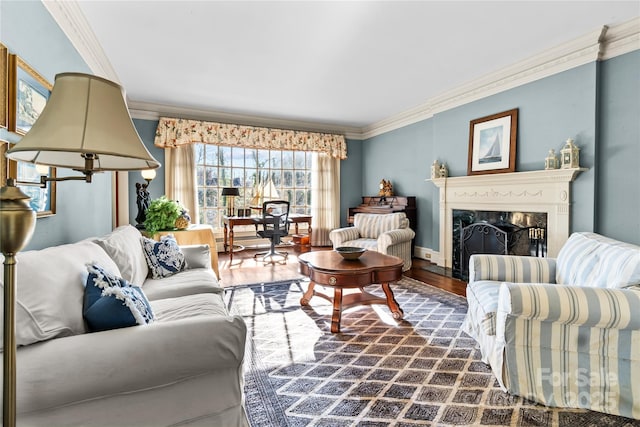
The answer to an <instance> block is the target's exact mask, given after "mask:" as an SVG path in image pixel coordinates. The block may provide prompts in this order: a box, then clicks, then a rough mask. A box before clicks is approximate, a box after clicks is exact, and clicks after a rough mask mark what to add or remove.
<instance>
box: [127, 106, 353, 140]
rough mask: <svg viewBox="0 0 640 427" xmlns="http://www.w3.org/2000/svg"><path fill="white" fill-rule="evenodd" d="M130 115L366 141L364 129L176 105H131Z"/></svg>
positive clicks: (141, 117) (151, 118)
mask: <svg viewBox="0 0 640 427" xmlns="http://www.w3.org/2000/svg"><path fill="white" fill-rule="evenodd" d="M128 106H129V112H130V113H131V117H133V118H134V119H143V120H159V119H160V117H172V118H177V119H188V120H203V121H215V122H221V123H234V124H238V125H244V126H258V127H268V128H281V129H291V130H299V131H307V132H322V133H333V134H339V135H344V136H345V138H348V139H362V138H361V136H360V135H362V129H360V128H357V127H349V126H337V125H331V124H323V123H317V122H305V121H301V120H285V119H278V118H273V117H271V118H270V117H264V116H252V115H246V114H233V113H226V112H224V111H211V110H199V109H193V108H182V107H175V106H172V105H163V104H155V103H149V102H137V101H130V102H128Z"/></svg>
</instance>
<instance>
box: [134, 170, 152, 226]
mask: <svg viewBox="0 0 640 427" xmlns="http://www.w3.org/2000/svg"><path fill="white" fill-rule="evenodd" d="M140 175H142V178H144V180H145V181H147V183H146V184H144V183H140V182H136V195H137V196H136V204H137V205H138V214H137V215H136V228H137V229H139V230H144V222H145V220H146V219H147V209H149V203H150V202H151V195H150V194H149V190H148V187H149V185H150V184H151V181H153V178H155V177H156V171H155V169H146V170H143V171H141V172H140Z"/></svg>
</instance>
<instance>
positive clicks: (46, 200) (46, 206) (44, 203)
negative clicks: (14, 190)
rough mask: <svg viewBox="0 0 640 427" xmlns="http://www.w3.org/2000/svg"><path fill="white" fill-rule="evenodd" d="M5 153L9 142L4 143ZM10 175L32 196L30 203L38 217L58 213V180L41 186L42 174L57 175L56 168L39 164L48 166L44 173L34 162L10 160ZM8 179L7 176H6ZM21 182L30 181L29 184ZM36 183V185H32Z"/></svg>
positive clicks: (52, 176) (25, 192)
mask: <svg viewBox="0 0 640 427" xmlns="http://www.w3.org/2000/svg"><path fill="white" fill-rule="evenodd" d="M4 145H5V148H4V150H5V151H4V152H3V154H2V156H3V157H4V153H5V152H6V150H7V149H8V148H9V147H8V144H4ZM7 163H8V171H7V172H8V176H10V177H12V178H15V180H16V186H17V187H19V188H20V190H22V191H23V192H24V194H26V195H27V196H29V197H30V198H31V200H29V205H31V209H33V210H34V211H35V212H36V214H37V216H38V218H41V217H45V216H51V215H55V213H56V182H55V181H51V182H48V183H47V186H46V187H45V188H42V187H41V186H40V175H43V174H44V175H47V176H49V177H51V178H55V177H56V168H54V167H49V166H43V165H39V166H38V167H39V168H46V169H47V170H46V173H43V172H41V171H39V170H37V169H36V165H35V164H34V163H26V162H20V161H17V162H16V161H13V160H8V162H7ZM5 181H6V177H5ZM21 183H29V185H26V184H22V185H21ZM30 184H34V185H30Z"/></svg>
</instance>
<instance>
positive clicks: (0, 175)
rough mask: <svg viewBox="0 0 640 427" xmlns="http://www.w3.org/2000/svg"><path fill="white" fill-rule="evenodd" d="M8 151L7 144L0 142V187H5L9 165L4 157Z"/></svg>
mask: <svg viewBox="0 0 640 427" xmlns="http://www.w3.org/2000/svg"><path fill="white" fill-rule="evenodd" d="M8 149H9V143H8V142H7V141H3V140H0V187H4V186H5V185H7V177H8V176H9V163H8V161H7V158H6V157H5V154H6V153H7V150H8Z"/></svg>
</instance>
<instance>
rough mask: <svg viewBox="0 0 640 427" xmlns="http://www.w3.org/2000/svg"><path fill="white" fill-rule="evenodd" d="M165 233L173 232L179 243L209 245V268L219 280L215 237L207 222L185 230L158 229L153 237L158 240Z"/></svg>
mask: <svg viewBox="0 0 640 427" xmlns="http://www.w3.org/2000/svg"><path fill="white" fill-rule="evenodd" d="M167 234H173V236H174V237H175V238H176V241H177V242H178V244H179V245H204V244H208V245H209V251H210V253H211V268H213V271H215V273H216V277H217V278H218V280H220V272H219V271H218V249H217V246H216V238H215V235H214V234H213V228H212V227H211V226H210V225H207V224H194V225H191V226H189V228H187V229H186V230H168V231H158V232H157V233H156V234H155V235H154V236H153V238H154V239H155V240H160V237H162V236H166V235H167Z"/></svg>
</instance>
